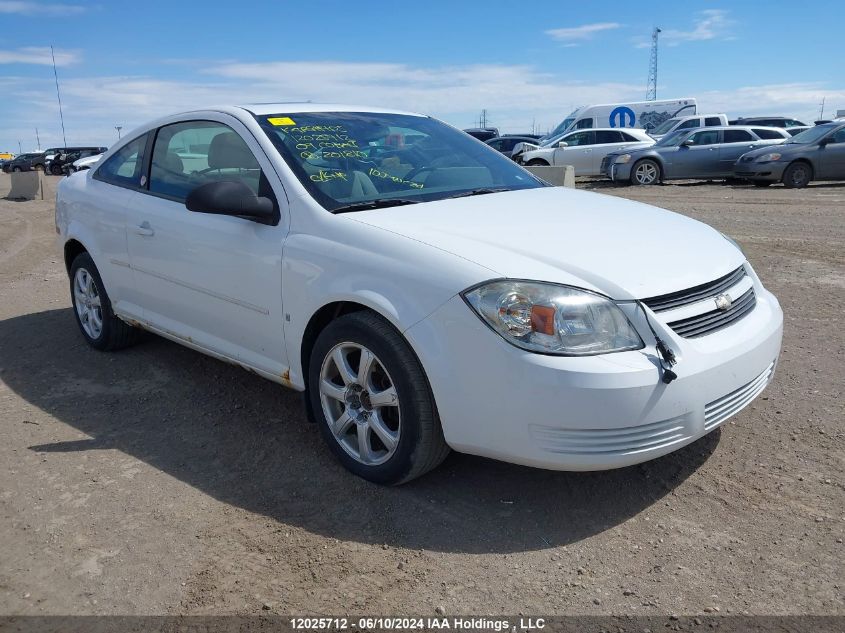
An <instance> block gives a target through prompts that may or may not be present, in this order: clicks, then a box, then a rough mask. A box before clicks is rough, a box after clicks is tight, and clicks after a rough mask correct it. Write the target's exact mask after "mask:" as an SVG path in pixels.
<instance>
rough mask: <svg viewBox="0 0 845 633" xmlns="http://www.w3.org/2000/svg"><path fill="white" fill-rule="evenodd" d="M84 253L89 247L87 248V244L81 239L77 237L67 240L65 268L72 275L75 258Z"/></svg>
mask: <svg viewBox="0 0 845 633" xmlns="http://www.w3.org/2000/svg"><path fill="white" fill-rule="evenodd" d="M82 253H88V249H87V248H85V245H84V244H83V243H82V242H80V241H79V240H77V239H75V238H70V239H69V240H68V241H66V242H65V246H64V256H65V270H66V271H67V274H68V275H70V267H71V266H72V265H73V260H74V259H76V258H77V257H78V256H79V255H81V254H82Z"/></svg>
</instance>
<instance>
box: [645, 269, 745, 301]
mask: <svg viewBox="0 0 845 633" xmlns="http://www.w3.org/2000/svg"><path fill="white" fill-rule="evenodd" d="M743 277H745V268H743V267H742V266H740V267H739V268H737V269H736V270H735V271H733V272H731V273H728V274H727V275H725V276H724V277H719V278H718V279H717V280H716V281H711V282H709V283H706V284H701V285H700V286H694V287H693V288H687V289H686V290H680V291H678V292H670V293H669V294H665V295H660V296H658V297H651V298H650V299H643V303H644V304H646V305H647V306H648V307H649V308H651V309H652V310H654V311H655V312H664V311H665V310H674V309H675V308H680V307H681V306H685V305H689V304H691V303H696V302H697V301H701V300H702V299H707V298H709V297H715V296H716V295H718V294H721V293H723V292H724V291H725V290H727V289H728V288H731V287H733V286H734V285H736V284H737V283H739V281H740V280H741V279H742V278H743Z"/></svg>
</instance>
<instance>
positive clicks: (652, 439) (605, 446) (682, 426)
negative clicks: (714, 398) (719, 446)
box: [529, 416, 690, 455]
mask: <svg viewBox="0 0 845 633" xmlns="http://www.w3.org/2000/svg"><path fill="white" fill-rule="evenodd" d="M686 422H687V419H686V416H679V417H677V418H670V419H668V420H662V421H660V422H651V423H649V424H642V425H640V426H630V427H622V428H617V429H558V428H552V427H548V426H538V425H531V426H530V427H529V428H530V431H531V435H533V437H534V439H535V441H536V442H537V443H538V445H539V446H540V448H542V449H543V450H546V451H549V452H551V453H564V454H568V455H629V454H631V453H640V452H642V451H652V450H657V449H660V448H665V447H667V446H671V445H672V444H676V443H678V442H682V441H684V440H685V439H687V438H688V437H689V435H690V432H689V431H688V430H687V428H686Z"/></svg>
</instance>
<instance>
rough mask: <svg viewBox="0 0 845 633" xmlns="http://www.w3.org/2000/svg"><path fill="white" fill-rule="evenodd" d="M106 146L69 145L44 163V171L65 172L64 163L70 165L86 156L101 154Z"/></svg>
mask: <svg viewBox="0 0 845 633" xmlns="http://www.w3.org/2000/svg"><path fill="white" fill-rule="evenodd" d="M107 149H108V148H107V147H70V148H68V149H67V150H62V151H61V152H59V153H58V154H56V155H55V156H54V157H53V159H52V160H49V161H47V163H46V172H47V173H49V174H53V175H54V176H60V175H61V174H63V173H64V172H65V169H64V167H65V165H72V164H73V162H74V161H77V160H79V159H80V158H87V157H88V156H96V155H98V154H103V153H104V152H105V151H106V150H107Z"/></svg>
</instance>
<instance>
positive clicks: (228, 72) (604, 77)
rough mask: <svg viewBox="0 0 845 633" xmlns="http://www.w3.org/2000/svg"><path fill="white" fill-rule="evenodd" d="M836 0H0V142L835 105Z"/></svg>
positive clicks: (838, 92) (843, 95)
mask: <svg viewBox="0 0 845 633" xmlns="http://www.w3.org/2000/svg"><path fill="white" fill-rule="evenodd" d="M843 18H845V5H843V4H842V3H841V0H840V1H837V2H829V1H826V0H821V1H818V2H814V3H812V6H810V5H807V6H806V7H804V6H801V5H796V4H795V2H782V1H780V0H769V1H767V2H745V1H741V0H733V1H731V2H727V1H724V2H700V3H695V2H650V3H643V2H616V1H613V0H609V1H605V2H601V3H594V2H583V1H582V2H564V1H561V0H557V1H543V0H534V1H533V2H530V3H519V4H518V5H517V4H515V3H511V2H496V1H495V0H487V1H485V2H476V1H474V0H466V1H463V2H455V1H452V2H441V1H439V0H429V1H428V2H426V3H398V2H381V1H379V0H370V1H369V2H366V3H363V2H349V1H346V2H335V1H334V0H323V1H321V2H313V3H311V2H301V1H300V2H285V1H284V0H276V1H275V2H266V3H263V2H257V1H253V2H243V3H234V2H231V0H230V1H227V2H209V1H205V2H190V1H187V0H185V1H179V0H171V1H170V2H159V1H148V2H144V3H138V2H122V1H120V0H114V1H112V2H101V3H99V4H96V3H82V2H77V3H60V2H51V1H49V0H48V1H46V2H30V1H27V0H19V1H6V0H0V36H2V37H0V88H1V89H2V99H0V151H14V152H17V151H18V142H19V141H20V143H21V146H22V148H23V150H24V151H28V150H31V149H34V148H35V146H36V138H35V129H36V128H38V132H39V135H40V140H41V146H42V147H47V146H50V145H60V144H61V126H60V123H59V117H58V106H57V104H56V93H55V83H54V79H53V69H52V65H51V60H50V50H49V47H50V45H52V46H54V48H55V53H56V62H57V66H58V74H59V81H60V87H61V90H62V101H63V105H64V115H65V128H66V133H67V141H68V144H73V145H75V144H89V143H91V144H105V145H110V144H111V143H113V142H114V141H115V140H117V132H116V131H115V129H114V126H116V125H121V126H123V131H124V133H125V132H127V131H128V130H130V129H131V128H133V127H135V126H137V125H140V124H142V123H144V122H145V121H147V120H149V119H151V118H153V117H156V116H159V115H163V114H167V113H171V112H176V111H180V110H183V109H188V108H193V107H197V106H202V105H208V104H215V103H244V102H256V101H277V100H278V101H284V100H299V99H311V100H314V101H332V102H343V103H357V104H371V105H381V106H390V107H397V108H402V109H408V110H415V111H421V112H425V113H428V114H432V115H434V116H438V117H440V118H442V119H445V120H446V121H448V122H450V123H452V124H454V125H457V126H460V127H468V126H471V125H473V124H475V123H476V121H477V119H478V116H479V113H480V111H481V109H482V108H486V109H487V111H488V118H489V121H490V122H491V123H493V124H496V125H498V126H499V127H500V128H501V129H502V130H503V131H509V132H519V131H528V130H530V129H531V127H532V125H534V126H536V128H537V129H538V131H541V132H545V131H546V130H547V129H549V128H550V127H553V126H554V125H555V124H556V123H558V122H559V121H560V120H562V119H563V118H564V116H565V115H566V114H568V113H569V112H570V111H571V110H572V109H573V108H574V107H576V106H579V105H585V104H589V103H609V102H615V101H620V100H630V99H637V100H640V99H642V98H643V97H644V95H645V84H646V78H647V74H648V56H649V49H648V45H649V39H650V33H651V29H652V28H653V27H654V26H655V25H656V26H660V27H661V28H662V29H663V32H662V34H661V42H660V60H659V74H658V97H660V98H663V97H665V98H670V97H689V96H691V97H696V98H697V99H698V103H699V108H700V109H701V110H704V111H708V112H727V113H728V114H729V115H731V116H748V115H752V114H772V115H790V116H795V117H797V118H799V119H803V120H805V121H807V122H810V121H811V120H813V119H814V118H816V117H817V116H818V112H819V103H820V102H821V100H822V98H823V97H824V98H825V101H826V108H825V109H826V113H827V114H832V113H833V112H835V110H837V109H842V110H845V64H843V60H845V38H843V37H842V36H841V35H840V34H839V33H838V32H837V30H841V28H840V27H841V25H842V23H843Z"/></svg>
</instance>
